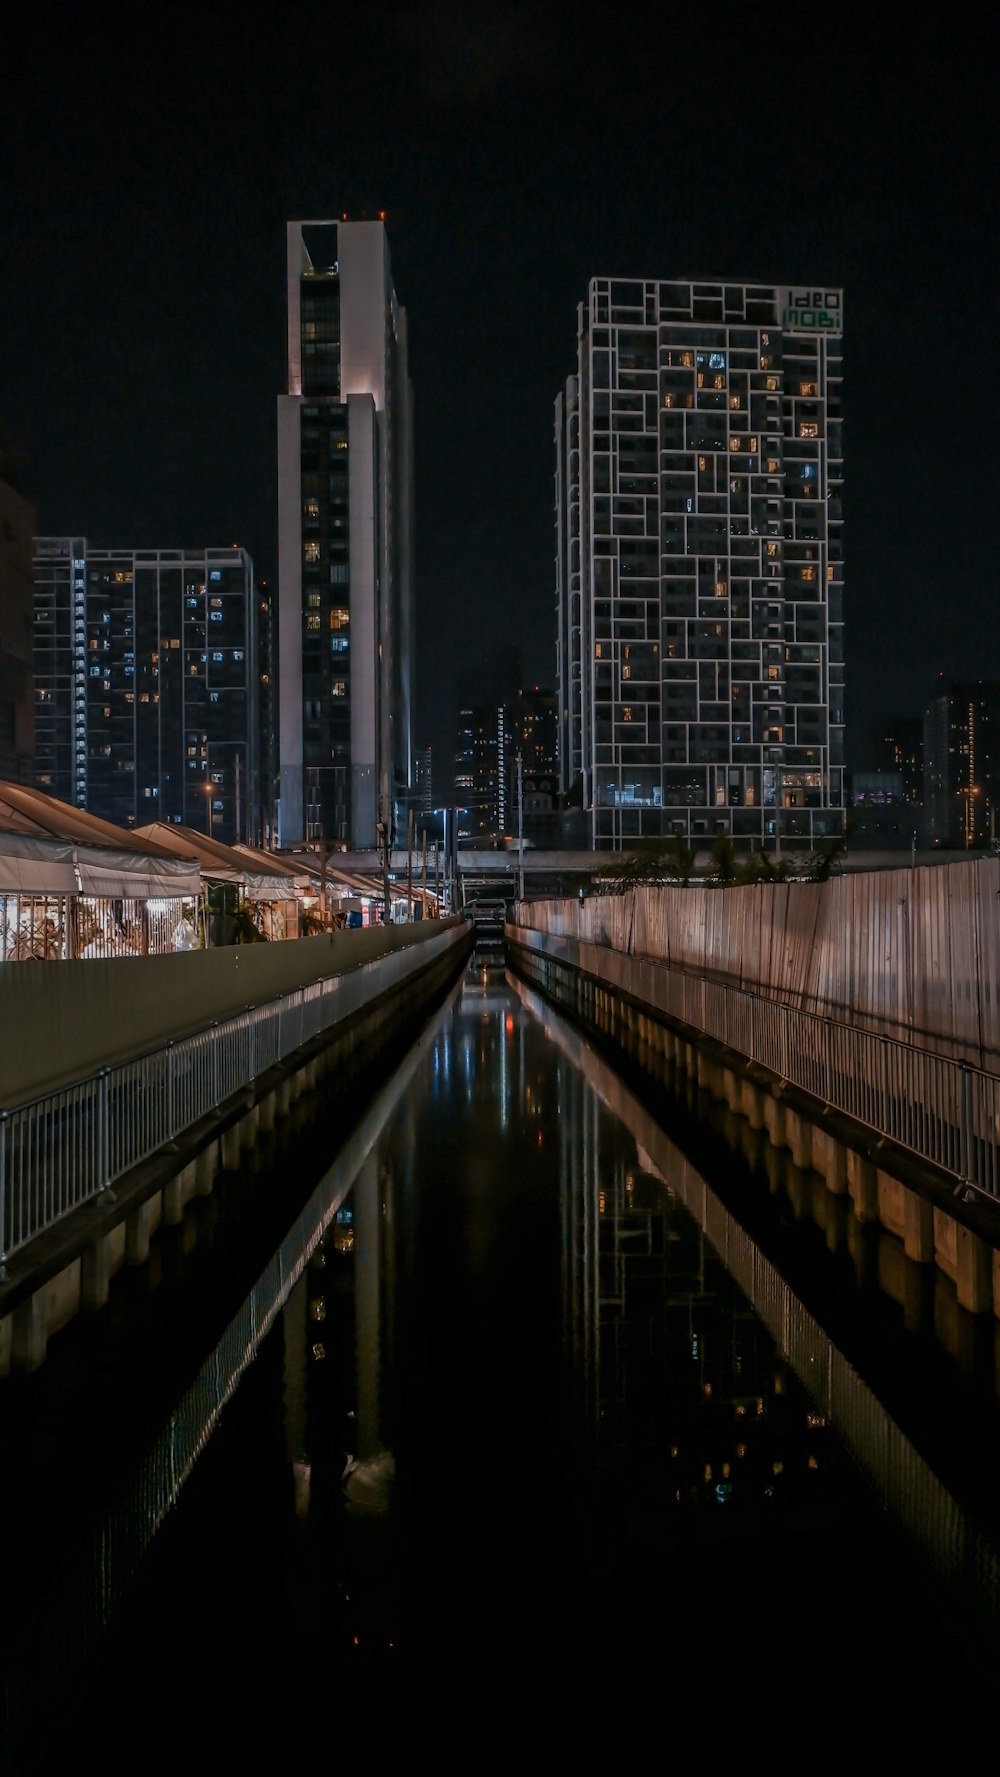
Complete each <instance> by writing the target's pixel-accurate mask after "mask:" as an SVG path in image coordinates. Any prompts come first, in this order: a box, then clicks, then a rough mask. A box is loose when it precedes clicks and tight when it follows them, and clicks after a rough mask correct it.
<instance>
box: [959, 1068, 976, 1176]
mask: <svg viewBox="0 0 1000 1777" xmlns="http://www.w3.org/2000/svg"><path fill="white" fill-rule="evenodd" d="M958 1107H959V1108H958V1142H959V1176H960V1177H961V1178H962V1180H963V1181H964V1182H965V1183H967V1184H971V1183H972V1182H973V1178H972V1074H971V1072H970V1070H969V1068H968V1067H967V1066H966V1065H965V1063H964V1062H963V1063H962V1065H961V1069H960V1072H959V1095H958Z"/></svg>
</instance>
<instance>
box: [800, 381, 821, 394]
mask: <svg viewBox="0 0 1000 1777" xmlns="http://www.w3.org/2000/svg"><path fill="white" fill-rule="evenodd" d="M799 394H800V395H818V394H819V386H818V384H816V383H800V384H799Z"/></svg>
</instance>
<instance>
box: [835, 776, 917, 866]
mask: <svg viewBox="0 0 1000 1777" xmlns="http://www.w3.org/2000/svg"><path fill="white" fill-rule="evenodd" d="M847 783H848V800H849V803H850V809H851V844H852V846H854V847H855V848H856V849H857V850H860V851H871V850H875V849H879V850H881V849H885V850H886V851H897V850H901V849H903V848H905V849H907V850H909V851H914V850H915V849H916V848H917V846H918V845H920V844H921V843H922V841H921V810H920V808H919V806H918V805H917V804H915V803H911V802H908V801H907V800H906V795H905V789H904V779H903V774H902V772H901V771H853V772H850V773H849V774H848V777H847Z"/></svg>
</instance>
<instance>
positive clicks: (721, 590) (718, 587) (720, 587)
mask: <svg viewBox="0 0 1000 1777" xmlns="http://www.w3.org/2000/svg"><path fill="white" fill-rule="evenodd" d="M728 591H729V583H728V581H726V580H717V581H716V582H715V596H716V598H717V599H724V598H725V597H726V594H727V593H728Z"/></svg>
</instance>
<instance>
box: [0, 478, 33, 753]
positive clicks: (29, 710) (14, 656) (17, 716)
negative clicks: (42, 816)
mask: <svg viewBox="0 0 1000 1777" xmlns="http://www.w3.org/2000/svg"><path fill="white" fill-rule="evenodd" d="M35 522H36V521H35V509H34V507H33V506H32V505H30V504H29V502H28V501H27V500H26V499H25V498H24V496H23V495H22V494H20V493H19V492H18V491H17V489H16V488H15V487H12V486H11V485H10V483H9V482H6V481H2V480H0V779H3V780H5V781H7V782H10V783H16V784H31V783H32V782H33V781H34V770H35V687H34V680H33V671H34V628H35V611H34V587H33V583H32V551H33V549H34V543H35Z"/></svg>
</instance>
